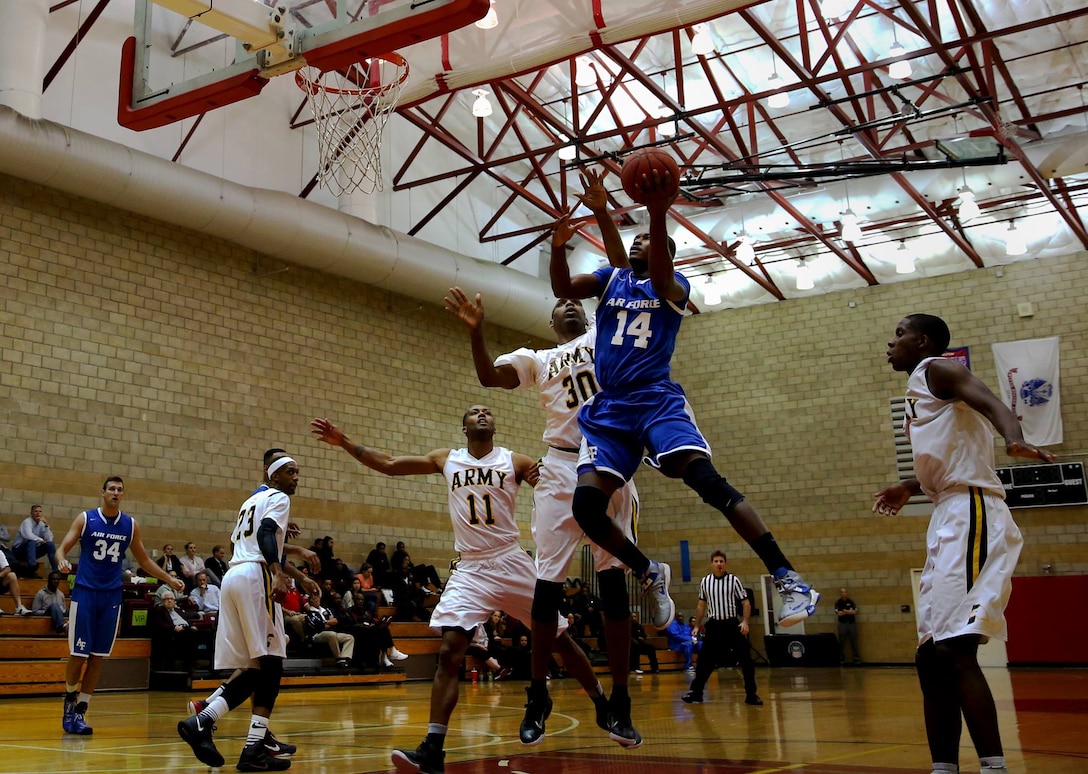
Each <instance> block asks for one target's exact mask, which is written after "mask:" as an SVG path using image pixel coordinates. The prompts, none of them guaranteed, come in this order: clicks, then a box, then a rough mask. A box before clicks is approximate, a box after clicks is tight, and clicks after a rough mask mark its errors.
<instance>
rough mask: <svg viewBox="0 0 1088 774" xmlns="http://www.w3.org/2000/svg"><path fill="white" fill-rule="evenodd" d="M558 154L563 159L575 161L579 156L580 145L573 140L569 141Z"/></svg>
mask: <svg viewBox="0 0 1088 774" xmlns="http://www.w3.org/2000/svg"><path fill="white" fill-rule="evenodd" d="M556 155H557V156H558V157H559V158H561V159H562V160H563V161H574V159H576V158H577V157H578V147H577V146H576V145H575V144H574V143H572V142H571V143H568V144H566V145H563V146H561V147H560V148H559V150H558V151H556Z"/></svg>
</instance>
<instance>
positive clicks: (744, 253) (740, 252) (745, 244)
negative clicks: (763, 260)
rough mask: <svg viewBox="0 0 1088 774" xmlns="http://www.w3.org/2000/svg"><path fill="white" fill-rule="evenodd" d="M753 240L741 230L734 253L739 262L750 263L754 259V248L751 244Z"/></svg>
mask: <svg viewBox="0 0 1088 774" xmlns="http://www.w3.org/2000/svg"><path fill="white" fill-rule="evenodd" d="M753 241H755V240H753V239H752V237H750V236H748V234H747V233H746V232H743V231H742V232H741V234H740V244H739V245H737V251H736V253H735V254H734V257H735V258H736V259H737V260H738V261H740V262H741V263H747V264H750V263H751V262H752V261H754V260H755V259H756V248H755V247H753V246H752V242H753Z"/></svg>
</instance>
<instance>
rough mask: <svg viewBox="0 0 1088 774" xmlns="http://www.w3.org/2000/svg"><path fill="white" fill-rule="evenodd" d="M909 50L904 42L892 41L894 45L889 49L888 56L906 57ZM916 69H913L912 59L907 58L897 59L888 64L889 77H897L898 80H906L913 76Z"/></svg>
mask: <svg viewBox="0 0 1088 774" xmlns="http://www.w3.org/2000/svg"><path fill="white" fill-rule="evenodd" d="M906 55H907V50H906V49H905V48H903V44H902V43H900V42H899V41H898V40H897V41H895V42H894V43H892V47H891V48H890V49H888V58H889V59H895V58H896V57H906ZM913 72H914V71H913V70H912V69H911V66H910V61H909V60H908V59H906V58H903V59H897V60H896V61H894V62H892V63H891V64H890V65H888V77H889V78H895V79H897V80H906V79H907V78H909V77H910V76H911V73H913Z"/></svg>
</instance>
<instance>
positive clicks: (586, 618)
mask: <svg viewBox="0 0 1088 774" xmlns="http://www.w3.org/2000/svg"><path fill="white" fill-rule="evenodd" d="M570 609H571V612H572V613H574V627H575V631H576V632H577V633H578V636H579V637H587V636H588V637H597V638H600V637H601V633H602V632H601V630H602V621H601V602H600V600H599V599H597V598H596V597H595V596H593V592H592V591H591V590H590V588H589V584H588V583H583V584H582V588H581V590H580V591H579V593H577V594H575V595H574V596H572V597H571V598H570Z"/></svg>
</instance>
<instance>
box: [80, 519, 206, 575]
mask: <svg viewBox="0 0 1088 774" xmlns="http://www.w3.org/2000/svg"><path fill="white" fill-rule="evenodd" d="M73 526H74V525H73ZM128 547H129V550H130V551H132V558H133V559H135V560H136V562H137V564H139V565H140V567H141V569H143V571H144V572H146V573H147V574H148V575H154V576H155V577H156V578H158V579H159V580H161V581H162V582H163V583H166V584H169V585H170V586H173V587H174V589H175V590H176V591H184V590H185V581H183V580H182V579H181V578H174V577H172V576H171V575H170V573H168V572H167V571H166V570H164V569H163V568H161V567H159V565H157V564H155V562H154V561H153V560H152V559H151V557H150V556H148V555H147V549H146V548H144V541H143V540H142V539H141V538H140V525H139V524H137V523H136V522H135V520H134V521H133V522H132V542H131V543H129V546H128Z"/></svg>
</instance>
